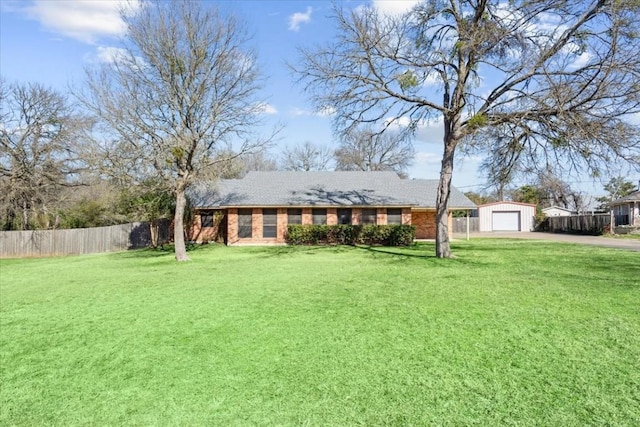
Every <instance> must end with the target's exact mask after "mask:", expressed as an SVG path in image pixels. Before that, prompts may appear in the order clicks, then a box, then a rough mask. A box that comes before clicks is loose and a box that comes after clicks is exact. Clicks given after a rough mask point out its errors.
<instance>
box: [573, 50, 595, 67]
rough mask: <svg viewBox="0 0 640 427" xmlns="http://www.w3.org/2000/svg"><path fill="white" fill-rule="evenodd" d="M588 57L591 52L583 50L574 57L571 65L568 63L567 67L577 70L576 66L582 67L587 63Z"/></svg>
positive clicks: (589, 57)
mask: <svg viewBox="0 0 640 427" xmlns="http://www.w3.org/2000/svg"><path fill="white" fill-rule="evenodd" d="M590 59H591V54H590V53H589V52H583V53H581V54H580V55H578V56H577V57H576V59H575V61H573V63H571V65H569V69H570V70H577V69H578V68H582V67H584V66H585V65H587V64H588V63H589V60H590Z"/></svg>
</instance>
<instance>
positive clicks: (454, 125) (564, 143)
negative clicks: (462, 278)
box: [294, 0, 640, 257]
mask: <svg viewBox="0 0 640 427" xmlns="http://www.w3.org/2000/svg"><path fill="white" fill-rule="evenodd" d="M638 8H639V5H638V2H637V1H632V0H591V1H583V0H567V1H556V0H513V1H509V2H505V1H498V0H494V1H490V0H468V1H467V0H464V1H463V0H432V1H424V2H422V3H420V4H418V5H417V6H416V7H415V8H413V9H412V10H411V11H410V12H408V13H406V14H403V15H394V16H390V15H383V14H381V13H379V12H378V11H377V10H376V9H375V8H373V7H358V8H355V9H353V10H343V9H341V8H340V7H336V9H335V21H336V23H337V25H338V28H339V30H338V35H337V37H336V39H335V41H334V42H333V43H331V44H330V45H328V46H326V47H320V48H310V49H307V50H303V51H302V57H303V61H302V64H301V65H300V66H299V67H295V66H294V68H295V69H296V71H297V72H298V75H299V76H300V79H301V80H302V81H303V82H304V83H306V88H307V90H308V92H309V93H310V95H311V99H312V101H313V102H314V103H315V105H316V107H317V108H324V107H326V106H331V107H332V108H335V110H336V115H335V125H336V128H337V129H339V130H342V131H344V130H349V129H350V128H353V127H354V126H358V125H360V124H362V123H388V122H389V120H390V119H393V118H396V119H397V118H403V119H405V120H406V119H408V120H409V122H410V124H409V126H407V128H406V131H407V132H410V133H411V132H414V131H415V129H417V128H419V127H420V126H422V125H423V124H424V123H425V122H428V121H431V120H442V123H443V127H444V138H443V155H442V164H441V171H440V182H439V187H438V196H437V202H436V203H437V206H436V218H437V238H436V255H437V256H438V257H450V256H451V251H450V244H449V238H448V228H447V210H448V201H449V194H450V188H451V179H452V175H453V166H454V157H455V153H456V149H458V148H459V147H460V146H461V145H464V144H465V143H469V144H473V146H474V147H475V148H476V149H477V150H479V151H486V150H487V149H488V148H489V147H491V143H492V139H491V138H493V137H495V136H496V135H500V136H503V137H506V136H509V137H510V138H504V139H503V141H504V143H505V144H507V145H508V144H512V147H509V146H506V147H505V149H504V153H505V155H506V156H511V155H512V153H514V152H518V151H520V152H521V154H519V156H518V158H520V159H527V160H526V161H527V162H529V163H530V162H536V163H540V164H542V165H543V166H544V165H545V164H546V163H549V164H552V165H556V164H558V163H560V164H562V165H563V166H566V167H574V168H578V169H579V168H585V167H586V168H591V169H592V170H593V171H597V170H598V169H600V168H602V167H603V165H606V164H607V163H609V164H611V163H612V162H621V161H631V162H638V160H639V159H640V156H638V150H639V145H640V138H638V133H639V132H638V127H637V126H633V125H631V124H629V122H627V121H625V120H626V118H627V117H629V115H631V114H636V113H638V111H640V108H639V102H638V100H639V96H638V95H639V92H640V84H639V82H640V55H638V52H639V51H640V38H639V36H638V32H637V30H636V26H637V23H638V21H640V13H639V9H638ZM523 161H524V160H523ZM507 163H508V161H507ZM636 164H637V163H636Z"/></svg>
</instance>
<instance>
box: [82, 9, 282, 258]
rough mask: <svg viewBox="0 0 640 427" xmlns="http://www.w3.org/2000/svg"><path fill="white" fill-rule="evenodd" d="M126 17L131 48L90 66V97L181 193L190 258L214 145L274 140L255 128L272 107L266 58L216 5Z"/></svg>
mask: <svg viewBox="0 0 640 427" xmlns="http://www.w3.org/2000/svg"><path fill="white" fill-rule="evenodd" d="M121 17H122V19H123V21H124V23H125V24H126V29H127V32H126V37H125V41H124V45H123V48H122V50H121V51H120V53H119V54H118V56H117V57H116V58H115V60H114V61H113V62H110V63H107V64H103V66H102V67H101V68H99V69H94V70H88V72H87V75H88V79H87V81H88V88H89V89H88V92H87V94H84V95H82V94H81V95H80V98H81V99H82V101H83V103H84V104H85V105H86V106H87V107H88V108H90V109H91V110H92V111H93V112H94V113H95V114H96V115H97V116H98V117H100V118H101V119H102V120H103V121H104V122H105V123H106V124H107V125H108V126H109V128H110V129H111V130H112V131H113V132H114V134H115V135H116V136H117V139H118V141H119V144H120V146H121V147H122V149H123V150H127V151H128V152H130V153H132V155H133V157H135V159H136V161H137V162H140V161H144V162H145V163H146V164H148V165H153V168H154V172H155V173H156V174H157V176H158V177H159V178H160V179H161V180H162V181H163V182H165V183H167V185H168V186H169V188H170V189H171V191H172V192H173V194H174V196H175V198H176V203H175V217H174V227H175V228H174V231H175V233H174V236H175V256H176V259H177V260H178V261H185V260H188V259H189V257H188V256H187V253H186V248H185V241H184V227H183V217H184V214H185V206H186V198H185V191H186V189H187V188H188V187H189V185H190V184H191V183H192V182H193V181H194V180H195V179H197V178H198V176H199V174H200V173H201V171H203V170H204V169H206V168H207V167H209V166H210V165H211V164H212V163H214V162H215V158H214V156H213V154H214V150H220V149H221V148H222V147H228V148H229V149H231V148H233V151H234V152H235V153H240V154H241V153H245V152H248V151H251V150H252V149H254V148H256V147H257V146H261V145H263V144H265V143H266V142H267V141H268V139H269V138H267V139H262V138H259V137H257V136H256V135H254V134H253V133H252V132H251V131H252V129H254V127H255V126H256V125H259V124H260V114H261V112H262V111H263V109H264V107H263V106H264V103H263V102H261V100H260V99H257V96H258V91H259V89H260V77H259V74H258V70H257V62H256V57H255V54H254V52H253V51H252V50H250V49H248V48H247V43H248V42H249V38H248V36H247V33H246V30H245V28H244V26H243V25H242V23H241V22H240V21H239V20H238V19H237V18H236V17H234V16H224V15H222V14H220V13H219V12H218V11H217V10H216V9H215V8H214V6H213V5H212V4H204V3H200V2H192V1H187V0H172V1H154V0H149V1H143V2H142V4H141V7H140V8H139V9H136V10H135V11H131V10H125V11H123V13H122V14H121Z"/></svg>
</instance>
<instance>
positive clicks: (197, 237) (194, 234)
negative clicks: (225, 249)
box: [187, 209, 227, 243]
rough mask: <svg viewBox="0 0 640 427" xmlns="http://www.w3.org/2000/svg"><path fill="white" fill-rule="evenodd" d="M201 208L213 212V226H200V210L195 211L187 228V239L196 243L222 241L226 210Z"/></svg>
mask: <svg viewBox="0 0 640 427" xmlns="http://www.w3.org/2000/svg"><path fill="white" fill-rule="evenodd" d="M203 210H206V211H212V212H213V227H202V216H201V211H196V212H195V213H194V216H193V220H192V222H191V224H190V226H189V228H188V230H187V239H188V240H189V241H192V242H197V243H208V242H216V241H222V240H223V239H224V234H225V232H226V230H225V228H226V220H227V218H226V216H225V215H226V212H225V211H224V210H222V209H217V210H211V209H203Z"/></svg>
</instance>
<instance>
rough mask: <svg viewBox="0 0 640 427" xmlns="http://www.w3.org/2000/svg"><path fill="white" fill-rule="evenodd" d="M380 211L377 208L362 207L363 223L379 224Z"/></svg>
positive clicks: (361, 221)
mask: <svg viewBox="0 0 640 427" xmlns="http://www.w3.org/2000/svg"><path fill="white" fill-rule="evenodd" d="M377 218H378V211H377V210H376V209H362V219H361V220H360V223H361V224H377V223H378V221H377Z"/></svg>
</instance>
